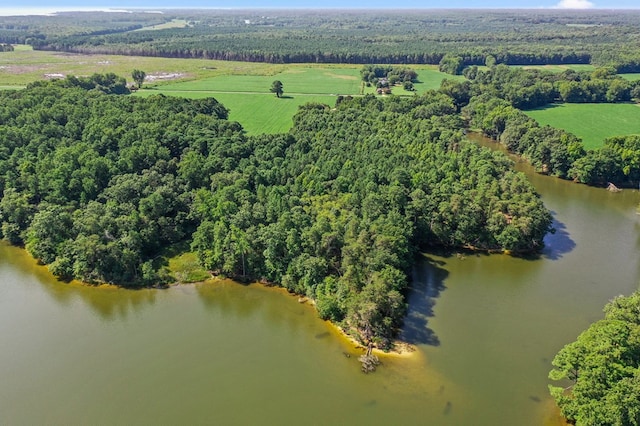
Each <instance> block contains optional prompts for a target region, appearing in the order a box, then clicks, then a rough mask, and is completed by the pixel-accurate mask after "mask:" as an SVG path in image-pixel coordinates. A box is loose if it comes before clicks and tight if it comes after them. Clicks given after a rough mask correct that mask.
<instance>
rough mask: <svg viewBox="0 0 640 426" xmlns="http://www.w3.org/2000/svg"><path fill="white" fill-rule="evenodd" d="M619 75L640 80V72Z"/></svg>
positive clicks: (631, 79) (626, 78)
mask: <svg viewBox="0 0 640 426" xmlns="http://www.w3.org/2000/svg"><path fill="white" fill-rule="evenodd" d="M620 76H621V77H622V78H624V79H625V80H629V81H636V80H640V73H631V74H620Z"/></svg>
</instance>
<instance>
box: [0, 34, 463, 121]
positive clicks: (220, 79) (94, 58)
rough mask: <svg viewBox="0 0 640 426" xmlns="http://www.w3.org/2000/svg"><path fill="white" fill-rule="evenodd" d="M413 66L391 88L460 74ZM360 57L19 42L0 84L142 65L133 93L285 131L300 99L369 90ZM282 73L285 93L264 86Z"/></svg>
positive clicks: (4, 59) (0, 57)
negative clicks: (111, 49) (289, 60)
mask: <svg viewBox="0 0 640 426" xmlns="http://www.w3.org/2000/svg"><path fill="white" fill-rule="evenodd" d="M407 66H408V67H410V68H413V69H415V70H416V71H417V72H418V79H419V82H418V83H416V84H415V89H416V91H415V92H407V91H405V90H403V89H402V88H401V87H395V88H394V89H393V93H394V94H395V95H407V96H413V95H414V93H418V94H419V93H422V92H424V91H426V90H429V89H437V88H438V87H440V82H441V81H442V80H443V79H444V78H455V79H462V78H463V77H462V76H451V75H448V74H444V73H441V72H439V71H438V69H437V67H436V66H433V65H416V66H412V65H407ZM361 68H362V65H342V64H341V65H331V64H286V65H282V64H265V63H255V62H231V61H212V60H205V59H169V58H153V57H138V56H119V55H80V54H69V53H61V52H43V51H34V50H32V49H31V48H30V47H28V46H16V50H15V51H14V52H4V53H2V54H0V89H11V88H16V89H20V88H23V87H24V86H26V85H27V84H29V83H30V82H32V81H36V80H41V79H45V78H64V77H65V76H67V75H77V76H87V75H91V74H93V73H106V72H113V73H115V74H117V75H121V76H123V77H125V78H127V79H128V80H129V81H130V80H131V72H132V71H133V70H134V69H141V70H143V71H145V72H146V74H147V80H146V81H145V84H144V89H143V90H141V91H139V92H138V93H137V96H150V95H153V94H160V93H162V94H164V95H166V96H181V97H188V98H204V97H214V98H216V99H217V100H218V101H220V102H222V103H223V104H224V105H225V106H226V107H227V108H229V110H230V117H229V118H230V119H231V120H234V121H238V122H239V123H241V124H242V126H243V127H244V128H245V129H246V130H247V133H249V134H257V133H279V132H286V131H287V130H289V129H290V128H291V125H292V117H293V115H294V114H295V113H296V111H297V110H298V106H300V105H302V104H305V103H307V102H320V103H324V104H327V105H331V106H333V105H334V104H335V100H336V96H337V95H361V94H366V93H374V92H375V88H374V87H366V88H365V87H363V85H362V82H361V80H360V69H361ZM274 80H280V81H282V83H283V86H284V97H283V98H280V99H278V98H276V97H275V96H274V95H273V94H272V93H270V92H269V88H270V87H271V83H272V82H273V81H274Z"/></svg>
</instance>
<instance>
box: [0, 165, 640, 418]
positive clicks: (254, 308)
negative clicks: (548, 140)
mask: <svg viewBox="0 0 640 426" xmlns="http://www.w3.org/2000/svg"><path fill="white" fill-rule="evenodd" d="M519 167H521V168H522V169H523V170H524V171H525V172H527V173H528V174H529V175H530V179H532V181H533V183H534V185H535V186H536V188H537V189H538V191H539V192H540V193H541V195H542V198H543V200H544V202H545V204H546V205H547V207H548V208H549V209H551V210H552V211H553V212H554V218H555V227H556V229H557V232H556V233H555V234H554V235H549V236H548V237H547V240H546V245H547V247H546V249H545V251H544V252H543V254H542V255H541V256H540V257H539V258H537V259H518V258H513V257H509V256H504V255H493V256H486V255H475V254H460V255H451V256H438V255H434V254H427V255H426V258H425V261H424V262H422V263H421V264H419V265H418V266H416V268H415V274H414V275H415V283H414V291H413V293H412V294H411V298H410V306H411V310H410V315H409V318H408V319H407V325H406V329H405V330H404V332H403V333H404V336H405V338H406V339H408V340H410V341H412V342H414V343H416V344H417V345H418V351H417V352H416V353H414V354H413V355H414V356H412V357H411V358H409V359H396V358H386V359H384V360H383V362H384V366H383V368H381V369H380V370H379V371H378V372H377V373H375V374H373V375H364V374H362V373H360V372H359V364H358V362H357V359H356V358H357V355H358V352H357V351H355V350H354V349H353V348H352V347H351V346H350V345H349V344H348V343H347V342H345V341H344V340H343V339H342V338H340V337H339V336H337V335H336V334H335V332H334V331H333V330H332V328H331V327H329V326H328V325H327V324H325V323H324V322H322V321H320V320H319V319H318V318H317V316H316V315H315V313H314V311H313V308H311V307H310V306H307V305H303V304H299V303H298V302H297V299H296V298H295V297H293V296H289V295H287V294H286V293H284V292H282V291H279V290H273V289H269V288H265V287H262V286H259V285H251V286H243V285H238V284H234V283H232V282H227V281H219V282H217V283H214V284H202V285H192V286H180V287H174V288H171V289H169V290H152V289H148V290H140V291H131V290H122V289H115V288H108V287H103V288H94V287H86V286H81V285H77V284H65V283H60V282H57V281H55V280H54V279H52V278H51V276H50V275H49V274H48V273H47V271H46V269H45V268H43V267H39V266H37V265H35V263H34V262H33V260H32V259H30V258H29V257H28V256H27V255H26V254H25V253H24V252H23V251H21V250H19V249H16V248H12V247H8V246H6V245H0V424H10V425H14V424H17V425H20V424H25V425H31V424H125V423H128V424H212V423H215V424H238V425H246V424H267V425H268V424H274V425H276V424H410V423H414V424H429V425H464V424H469V425H471V424H473V425H513V424H518V425H540V424H554V419H555V417H556V416H557V413H556V412H555V410H554V408H553V403H552V401H550V399H549V398H548V396H547V385H548V383H549V381H548V380H547V373H548V371H549V369H550V361H551V359H552V358H553V355H554V354H555V352H557V350H558V349H560V348H561V347H562V346H563V345H564V344H566V343H568V342H570V341H572V340H573V339H575V337H576V336H577V334H578V333H579V332H580V331H581V330H583V329H584V328H585V327H586V326H587V325H588V324H589V323H590V322H592V321H594V320H597V319H598V318H601V316H602V307H603V305H604V304H605V303H606V302H607V301H608V300H609V299H610V298H611V297H613V296H615V295H618V294H629V293H631V292H632V291H634V290H635V289H636V288H637V287H638V278H639V276H640V264H639V262H638V259H639V257H640V256H638V254H639V252H640V242H639V236H640V232H639V231H640V230H639V229H638V228H639V223H640V221H639V216H637V215H636V213H635V208H636V205H637V204H638V202H640V194H638V192H637V191H633V190H625V191H623V192H621V193H618V194H611V193H608V192H607V191H604V190H602V189H595V188H588V187H585V186H582V185H577V184H572V183H570V182H564V181H560V180H557V179H553V178H547V177H543V176H539V175H534V174H531V173H530V172H529V171H528V170H527V169H526V167H525V166H523V165H520V166H519Z"/></svg>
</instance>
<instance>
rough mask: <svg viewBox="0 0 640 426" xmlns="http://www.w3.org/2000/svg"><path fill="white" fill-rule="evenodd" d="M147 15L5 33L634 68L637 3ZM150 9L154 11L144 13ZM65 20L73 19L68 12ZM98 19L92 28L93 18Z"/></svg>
mask: <svg viewBox="0 0 640 426" xmlns="http://www.w3.org/2000/svg"><path fill="white" fill-rule="evenodd" d="M144 15H145V14H136V13H132V14H127V17H124V16H121V15H120V14H113V16H111V14H96V16H91V17H89V16H87V15H77V16H76V18H77V21H76V22H70V21H68V17H67V16H66V15H62V16H60V17H47V18H33V20H30V19H29V18H22V19H18V18H11V19H13V21H11V22H10V23H5V24H4V25H2V23H1V21H0V42H5V43H7V42H11V43H15V42H17V41H16V40H20V41H21V42H25V43H29V44H31V45H32V46H34V48H36V49H47V50H60V51H69V52H78V53H112V54H125V55H142V56H162V57H172V58H205V59H222V60H239V61H256V62H272V63H292V62H321V63H361V64H373V63H375V64H398V63H413V64H440V63H441V61H443V59H445V57H446V58H448V59H451V58H453V59H454V60H455V61H456V62H457V63H458V64H459V67H454V70H453V71H454V72H458V73H459V72H461V70H462V68H464V67H466V66H471V65H484V64H485V63H486V61H487V59H489V58H491V60H494V61H496V62H497V63H504V64H509V65H535V64H538V65H539V64H570V63H573V64H587V63H593V64H597V65H614V66H617V67H618V68H619V70H620V71H624V72H631V71H634V70H636V69H637V68H636V67H637V63H636V62H634V61H635V60H632V59H629V58H638V57H640V54H638V48H637V46H635V45H634V44H633V40H634V39H636V38H637V37H638V35H639V34H640V29H639V28H640V12H636V11H624V12H616V11H571V13H568V12H567V11H561V10H546V11H543V10H513V11H506V10H505V11H495V10H494V11H490V10H478V11H469V10H465V11H455V10H450V11H446V10H443V11H433V10H429V11H426V10H417V11H384V12H381V11H339V12H338V11H331V10H312V11H283V10H257V11H252V10H229V11H220V10H217V11H197V10H189V11H186V10H185V11H179V10H171V11H167V13H166V14H164V15H161V16H160V17H155V19H156V20H158V19H162V20H164V21H166V22H168V21H170V20H171V19H174V18H180V19H183V20H185V21H186V22H188V23H189V25H187V26H186V27H185V28H171V29H164V30H154V31H133V32H132V31H128V30H129V29H131V28H137V27H139V26H140V25H147V24H151V22H150V20H151V18H149V17H148V16H144ZM146 15H149V14H146ZM65 19H67V20H65ZM92 26H93V27H92Z"/></svg>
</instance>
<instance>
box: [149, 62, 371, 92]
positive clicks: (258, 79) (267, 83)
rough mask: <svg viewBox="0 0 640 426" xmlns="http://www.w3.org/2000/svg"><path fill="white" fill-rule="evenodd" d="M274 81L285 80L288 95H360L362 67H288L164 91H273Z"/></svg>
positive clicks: (171, 86) (183, 84) (173, 86)
mask: <svg viewBox="0 0 640 426" xmlns="http://www.w3.org/2000/svg"><path fill="white" fill-rule="evenodd" d="M274 80H280V81H282V84H283V87H284V93H285V95H286V94H289V93H291V94H300V93H301V94H327V95H329V94H336V95H337V94H358V93H359V91H360V73H359V69H354V68H335V69H334V68H303V67H300V66H293V67H287V68H285V69H283V70H282V71H281V72H279V73H276V74H273V75H271V74H269V75H222V76H217V77H212V78H205V79H200V80H193V81H186V82H177V83H171V84H165V85H163V86H162V87H161V89H163V90H176V91H213V92H244V93H269V88H270V87H271V83H272V82H273V81H274Z"/></svg>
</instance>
